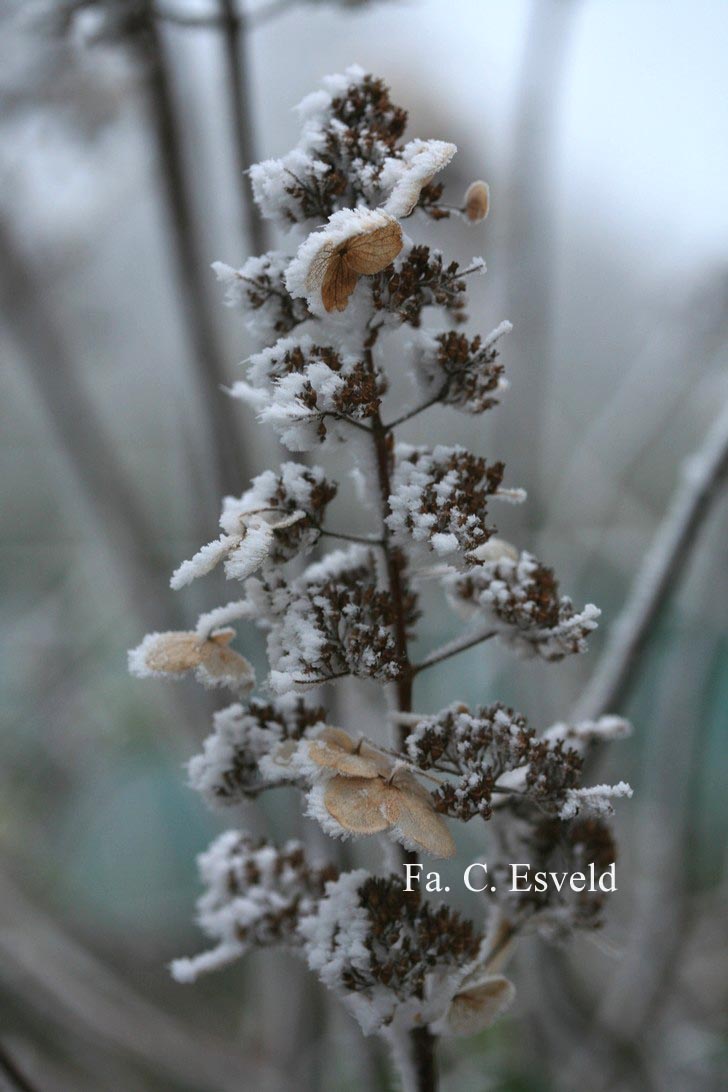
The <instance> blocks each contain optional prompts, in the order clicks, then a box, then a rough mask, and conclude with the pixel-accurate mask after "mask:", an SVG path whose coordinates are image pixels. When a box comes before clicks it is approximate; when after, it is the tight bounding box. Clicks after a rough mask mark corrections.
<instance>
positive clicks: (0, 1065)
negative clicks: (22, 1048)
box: [0, 1042, 40, 1092]
mask: <svg viewBox="0 0 728 1092" xmlns="http://www.w3.org/2000/svg"><path fill="white" fill-rule="evenodd" d="M0 1073H4V1074H5V1076H6V1077H7V1079H8V1081H9V1082H10V1084H11V1085H12V1087H13V1088H16V1089H17V1090H18V1092H40V1089H39V1088H38V1087H37V1085H35V1084H33V1083H32V1082H31V1080H30V1078H29V1077H27V1076H26V1074H25V1073H23V1071H22V1069H20V1068H19V1067H18V1064H17V1062H16V1061H15V1059H14V1058H13V1057H12V1055H11V1054H9V1053H8V1050H7V1048H6V1047H5V1046H3V1044H2V1042H0Z"/></svg>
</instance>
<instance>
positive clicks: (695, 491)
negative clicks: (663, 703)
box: [573, 408, 728, 720]
mask: <svg viewBox="0 0 728 1092" xmlns="http://www.w3.org/2000/svg"><path fill="white" fill-rule="evenodd" d="M727 473H728V408H727V409H725V410H724V411H723V413H722V414H721V416H720V417H719V418H718V420H717V421H716V422H715V424H714V425H713V427H712V428H711V430H710V432H709V433H708V436H707V438H706V440H705V443H704V445H703V447H702V448H701V449H700V450H699V451H698V452H696V454H694V455H693V456H691V457H690V458H689V459H687V460H686V461H685V463H684V464H683V468H682V480H681V482H680V484H679V485H678V487H677V488H676V490H675V493H674V495H673V498H672V501H671V503H670V505H669V507H668V510H667V513H666V515H665V518H664V519H663V521H662V523H661V525H660V527H659V528H658V530H657V533H656V534H655V537H654V539H653V541H652V545H651V546H650V548H649V550H648V551H647V553H646V555H645V558H644V561H643V563H642V566H641V567H640V570H639V572H638V573H637V576H636V577H635V580H634V582H633V584H632V588H631V590H630V592H629V594H628V596H627V601H626V603H625V605H624V607H623V608H622V611H621V613H620V616H619V617H618V618H617V620H616V621H615V622H614V623H613V625H612V627H611V630H610V634H609V640H608V641H607V645H606V648H605V649H604V652H603V653H602V656H601V658H600V660H599V663H598V665H597V668H596V671H595V672H594V674H593V676H592V678H591V680H590V682H589V684H588V686H587V688H586V690H585V691H584V693H583V694H582V696H581V698H580V700H579V701H578V702H577V704H576V708H575V709H574V713H573V718H574V719H575V720H582V719H583V720H594V719H596V718H597V717H600V716H602V714H604V713H606V712H607V711H608V710H609V711H613V712H619V710H620V709H622V708H623V707H624V704H625V702H626V700H627V697H628V695H629V693H630V690H631V687H632V684H633V682H634V679H635V677H636V673H637V668H638V666H639V661H640V657H641V655H642V653H643V652H644V649H645V646H646V645H647V642H648V640H649V637H650V634H651V632H652V628H653V625H654V622H655V619H656V618H657V616H658V614H659V613H660V611H661V609H662V607H663V606H664V604H665V602H666V601H667V599H668V598H669V596H670V595H671V594H672V592H673V591H674V589H675V587H676V586H677V584H678V581H679V579H680V577H681V576H682V574H683V571H684V569H685V566H686V564H687V562H688V560H689V558H690V553H691V550H692V548H693V546H694V545H695V542H696V541H697V538H698V534H699V532H700V529H701V527H702V526H703V523H704V522H705V519H706V516H707V515H708V513H709V511H710V508H711V505H712V503H713V501H714V500H715V498H716V497H717V496H718V494H719V492H720V486H721V484H722V480H723V478H725V476H726V474H727Z"/></svg>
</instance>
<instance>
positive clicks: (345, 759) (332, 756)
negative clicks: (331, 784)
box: [308, 737, 379, 777]
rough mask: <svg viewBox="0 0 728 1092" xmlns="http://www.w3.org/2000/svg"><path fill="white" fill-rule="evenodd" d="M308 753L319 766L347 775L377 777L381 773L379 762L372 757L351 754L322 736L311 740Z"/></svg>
mask: <svg viewBox="0 0 728 1092" xmlns="http://www.w3.org/2000/svg"><path fill="white" fill-rule="evenodd" d="M308 754H309V757H310V758H311V760H312V761H313V762H315V763H316V765H317V766H323V767H324V768H326V769H330V770H337V771H338V773H340V774H344V775H345V776H346V777H377V776H378V774H379V769H378V767H377V764H376V762H373V761H372V759H371V758H365V757H364V756H363V755H360V754H351V753H350V752H349V751H346V750H343V749H342V748H341V747H339V746H338V745H337V744H335V743H328V742H327V741H326V740H323V739H321V738H320V737H319V738H318V739H312V740H311V742H310V743H309V745H308Z"/></svg>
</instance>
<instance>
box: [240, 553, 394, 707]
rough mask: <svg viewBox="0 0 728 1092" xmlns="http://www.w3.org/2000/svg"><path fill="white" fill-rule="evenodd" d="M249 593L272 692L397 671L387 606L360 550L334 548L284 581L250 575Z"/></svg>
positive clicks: (371, 561) (368, 556)
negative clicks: (264, 642) (262, 633)
mask: <svg viewBox="0 0 728 1092" xmlns="http://www.w3.org/2000/svg"><path fill="white" fill-rule="evenodd" d="M247 588H248V595H249V597H251V598H252V601H253V602H254V603H255V604H256V605H257V611H258V617H257V621H258V623H259V624H260V625H262V626H264V627H265V628H266V629H268V631H269V632H268V659H269V661H270V664H271V668H272V671H271V674H270V684H271V686H272V687H273V689H274V690H275V691H276V692H277V693H283V692H285V691H286V690H288V689H291V688H294V687H297V686H304V687H305V686H311V685H316V684H317V683H319V682H322V681H326V680H327V679H335V678H337V677H339V676H342V675H349V674H351V675H356V676H358V677H360V678H384V679H395V678H397V677H398V676H399V675H400V674H401V672H402V665H401V662H400V659H399V656H398V653H397V646H396V641H395V639H394V636H393V633H392V625H393V621H394V614H393V603H392V600H391V597H390V596H388V595H387V594H386V593H385V592H384V591H382V590H381V588H380V587H379V577H378V573H377V568H376V563H375V558H374V554H373V553H372V551H371V550H370V549H368V548H367V547H366V546H353V547H350V548H349V549H346V550H334V551H333V552H332V553H330V554H328V555H327V556H326V557H325V558H324V560H323V561H319V562H316V563H315V564H313V565H309V567H308V568H307V569H306V570H305V572H304V573H302V575H301V576H300V577H298V578H297V579H296V580H293V581H292V582H291V583H290V584H285V585H281V584H280V583H278V582H276V583H272V584H271V583H265V582H263V581H259V580H257V579H256V578H253V579H252V580H250V581H249V582H248V586H247Z"/></svg>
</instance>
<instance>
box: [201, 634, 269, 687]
mask: <svg viewBox="0 0 728 1092" xmlns="http://www.w3.org/2000/svg"><path fill="white" fill-rule="evenodd" d="M229 640H230V638H229V637H228V638H227V641H229ZM226 644H227V642H226V643H225V644H222V643H220V640H219V639H216V638H212V639H211V640H209V641H205V643H204V645H203V647H202V656H201V658H200V667H201V668H202V669H203V670H204V672H205V674H206V675H207V676H208V677H209V678H210V679H211V680H212V681H215V680H221V679H229V680H230V681H231V682H234V683H235V684H236V685H237V686H240V687H244V688H247V689H252V687H253V686H254V685H255V669H254V668H253V665H252V664H251V663H249V661H248V660H246V659H245V657H244V656H241V655H240V653H239V652H235V650H234V649H232V648H227V647H226Z"/></svg>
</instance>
